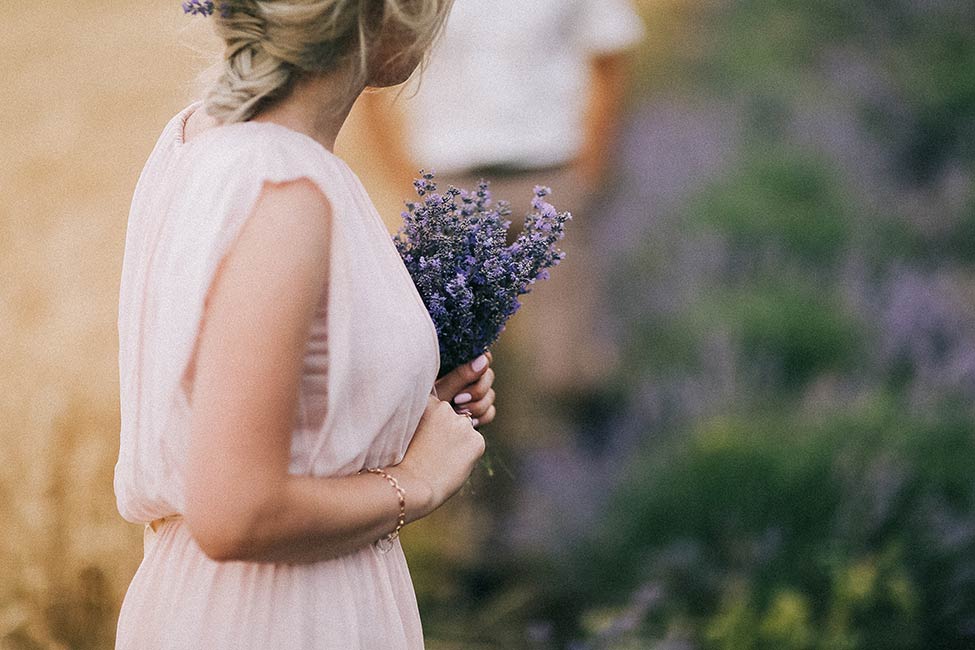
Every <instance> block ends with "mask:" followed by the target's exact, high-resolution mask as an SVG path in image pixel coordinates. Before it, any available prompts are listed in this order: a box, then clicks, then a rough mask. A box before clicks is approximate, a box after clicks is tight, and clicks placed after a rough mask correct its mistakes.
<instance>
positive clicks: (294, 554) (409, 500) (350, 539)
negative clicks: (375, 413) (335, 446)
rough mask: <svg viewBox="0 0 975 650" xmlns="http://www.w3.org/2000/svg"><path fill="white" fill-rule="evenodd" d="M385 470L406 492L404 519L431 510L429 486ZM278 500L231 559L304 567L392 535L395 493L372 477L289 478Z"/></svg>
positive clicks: (255, 523)
mask: <svg viewBox="0 0 975 650" xmlns="http://www.w3.org/2000/svg"><path fill="white" fill-rule="evenodd" d="M385 469H386V471H387V472H388V473H389V474H390V475H391V476H393V477H394V478H396V479H397V481H398V482H399V483H400V486H401V487H403V488H404V490H406V507H407V510H406V521H407V523H409V522H411V521H415V520H416V519H419V518H421V517H423V516H426V515H427V514H429V512H430V511H431V510H432V495H431V494H430V493H429V491H428V488H427V487H426V486H425V485H424V484H423V483H422V482H420V481H417V480H416V479H414V478H413V477H412V475H410V474H409V473H408V472H405V471H402V470H400V469H399V468H398V467H397V466H393V467H387V468H385ZM279 495H280V496H279V498H277V499H274V500H271V501H269V503H268V506H267V508H266V510H265V512H262V513H259V515H258V516H255V517H254V519H253V521H252V523H251V525H250V527H249V530H248V531H247V532H246V534H245V535H243V536H242V537H243V539H242V541H241V543H240V545H239V547H238V549H237V552H236V553H235V554H234V557H233V559H236V560H245V561H250V562H282V563H289V564H303V563H308V562H318V561H322V560H328V559H332V558H336V557H339V556H342V555H345V554H348V553H351V552H353V551H356V550H359V549H361V548H363V547H364V546H366V545H368V544H371V543H373V542H375V541H376V540H377V539H379V538H380V537H383V536H384V535H386V534H388V533H390V532H392V530H393V529H394V528H395V527H396V522H397V518H398V516H399V512H400V509H399V499H398V497H397V494H396V491H395V490H394V489H393V487H392V486H391V485H390V484H389V482H388V481H387V480H386V479H385V478H384V477H382V476H380V475H377V474H372V473H363V474H356V475H352V476H340V477H313V476H295V475H289V476H288V478H287V480H286V481H285V483H284V487H283V488H282V490H280V492H279Z"/></svg>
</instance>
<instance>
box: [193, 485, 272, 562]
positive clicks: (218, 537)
mask: <svg viewBox="0 0 975 650" xmlns="http://www.w3.org/2000/svg"><path fill="white" fill-rule="evenodd" d="M270 494H271V493H270V492H265V493H263V494H256V493H254V494H251V495H243V496H241V495H234V496H230V493H222V494H217V493H215V492H214V491H212V490H211V491H202V492H199V493H196V494H193V493H188V494H187V498H186V512H185V513H184V518H185V522H186V526H187V529H188V530H189V533H190V536H191V537H192V538H193V540H194V542H196V545H197V546H198V547H199V548H200V550H201V551H202V552H203V553H204V554H205V555H206V556H207V557H208V558H210V559H211V560H213V561H215V562H235V561H246V560H253V559H254V558H255V554H256V553H259V549H260V548H261V540H260V535H261V534H262V533H263V531H264V530H265V528H266V527H265V526H264V525H262V524H263V523H264V522H266V521H267V519H268V515H269V513H273V512H275V508H276V507H277V506H275V505H273V503H272V502H275V500H274V499H273V498H272V497H271V496H270Z"/></svg>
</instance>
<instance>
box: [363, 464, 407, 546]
mask: <svg viewBox="0 0 975 650" xmlns="http://www.w3.org/2000/svg"><path fill="white" fill-rule="evenodd" d="M363 472H371V473H373V474H379V475H380V476H382V477H383V478H385V479H386V480H387V481H389V484H390V485H392V486H393V489H395V490H396V496H397V497H399V517H397V519H396V529H395V530H394V531H393V532H391V533H389V534H388V535H384V536H383V537H380V538H379V539H378V540H376V546H377V547H379V549H380V550H381V551H383V552H386V551H388V550H389V549H391V548H393V540H394V539H396V538H397V537H399V531H400V529H401V528H402V527H403V526H404V525H405V524H406V490H404V489H403V488H402V487H401V486H400V484H399V481H397V480H396V478H395V477H393V476H390V475H389V474H388V473H387V472H386V471H385V470H383V469H381V468H379V467H364V468H362V469H360V470H359V474H362V473H363ZM384 542H385V543H384Z"/></svg>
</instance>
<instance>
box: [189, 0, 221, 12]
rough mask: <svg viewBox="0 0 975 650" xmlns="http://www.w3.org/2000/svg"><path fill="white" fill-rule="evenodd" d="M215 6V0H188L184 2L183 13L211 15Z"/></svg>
mask: <svg viewBox="0 0 975 650" xmlns="http://www.w3.org/2000/svg"><path fill="white" fill-rule="evenodd" d="M214 8H215V7H214V4H213V0H187V1H186V2H184V3H183V13H185V14H190V15H191V16H197V15H199V16H210V15H212V14H213V10H214Z"/></svg>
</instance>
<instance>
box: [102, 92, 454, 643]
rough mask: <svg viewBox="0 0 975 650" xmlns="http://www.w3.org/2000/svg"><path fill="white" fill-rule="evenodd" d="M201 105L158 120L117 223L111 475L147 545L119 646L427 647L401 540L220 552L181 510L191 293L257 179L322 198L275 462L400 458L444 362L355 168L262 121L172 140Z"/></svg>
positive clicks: (236, 228)
mask: <svg viewBox="0 0 975 650" xmlns="http://www.w3.org/2000/svg"><path fill="white" fill-rule="evenodd" d="M200 108H201V102H199V101H197V102H194V103H192V104H190V105H189V106H187V107H186V108H184V109H183V110H182V111H180V112H179V113H178V114H177V115H176V116H174V117H173V118H172V120H170V122H169V123H168V124H167V125H166V127H165V128H164V130H163V132H162V134H161V136H160V137H159V139H158V141H157V143H156V146H155V147H154V149H153V151H152V153H151V154H150V156H149V159H148V161H147V162H146V165H145V168H144V169H143V171H142V174H141V176H140V178H139V181H138V184H137V186H136V190H135V194H134V197H133V200H132V207H131V211H130V214H129V221H128V228H127V231H126V241H125V254H124V259H123V263H122V274H121V286H120V293H119V316H118V332H119V380H120V401H121V432H120V447H119V457H118V462H117V463H116V465H115V475H114V489H115V495H116V501H117V506H118V510H119V513H120V514H121V516H122V517H123V518H124V519H125V520H126V521H129V522H132V523H135V524H141V525H143V526H145V528H144V541H145V555H144V557H143V560H142V562H141V564H140V565H139V567H138V569H137V571H136V573H135V575H134V577H133V578H132V581H131V583H130V585H129V587H128V590H127V591H126V594H125V598H124V600H123V602H122V608H121V611H120V614H119V620H118V628H117V636H116V646H115V647H116V650H191V649H206V650H231V649H233V650H252V649H253V650H258V649H260V650H268V649H275V650H313V649H314V650H326V649H329V650H332V649H334V650H374V649H377V650H378V649H380V648H381V649H383V650H417V649H420V648H423V634H422V628H421V625H420V617H419V611H418V608H417V603H416V595H415V592H414V589H413V584H412V581H411V577H410V574H409V570H408V567H407V563H406V558H405V556H404V554H403V549H402V547H401V545H400V541H399V539H398V538H397V539H396V540H394V543H393V545H392V547H391V548H389V549H388V550H383V549H382V548H380V547H379V546H378V545H377V544H370V545H366V546H364V547H362V548H360V549H358V550H357V551H355V552H352V553H350V554H347V555H344V556H342V557H339V558H334V559H328V560H322V561H319V562H313V563H304V564H297V563H296V564H292V563H271V562H245V561H226V562H218V561H215V560H213V559H211V558H209V557H208V556H207V555H206V554H204V553H203V551H202V550H201V549H200V547H199V546H198V545H197V543H196V541H195V540H194V539H193V537H192V536H191V535H190V533H189V531H188V529H187V527H186V525H185V523H184V521H183V519H182V518H181V516H180V514H181V513H182V512H183V511H184V504H185V495H184V484H185V482H184V467H185V462H186V454H187V449H188V446H189V433H190V427H189V425H190V415H191V413H192V408H193V405H192V400H191V397H192V390H191V389H192V378H193V364H194V355H195V352H196V346H197V341H198V334H199V331H200V327H201V325H202V320H203V318H204V316H205V309H204V308H205V305H206V301H207V298H208V296H209V292H210V289H211V287H212V285H213V280H214V278H215V277H216V274H217V272H218V270H219V268H220V264H221V261H222V260H223V259H224V257H225V255H226V253H227V252H228V250H229V249H230V248H231V247H232V246H233V243H234V241H235V240H236V238H237V236H238V235H239V233H240V231H241V228H242V226H243V225H244V223H245V222H246V220H247V219H248V217H249V216H250V214H251V213H252V211H253V207H254V205H255V203H256V201H257V199H258V197H259V195H260V192H261V190H262V188H263V187H264V185H265V184H266V183H280V182H285V181H289V180H296V179H309V180H311V181H312V182H314V183H315V184H316V186H317V187H318V188H319V189H320V190H321V192H322V193H323V194H324V196H325V197H326V198H327V199H328V201H329V203H330V206H331V213H332V218H331V220H330V234H329V241H328V245H329V272H328V279H327V282H326V286H325V287H323V291H322V298H321V301H320V304H319V306H318V309H317V313H316V314H315V318H314V320H313V323H312V327H311V330H310V333H309V337H308V340H307V343H306V349H305V353H304V363H303V369H302V377H301V384H300V386H301V387H300V394H299V397H298V405H297V408H296V410H295V414H294V421H293V430H292V438H291V454H290V464H289V470H288V471H289V473H291V474H297V475H308V476H344V475H351V474H355V473H357V472H358V471H359V470H360V469H362V468H364V467H373V466H387V465H392V464H396V463H398V462H399V461H401V460H402V458H403V456H404V454H405V453H406V449H407V447H408V445H409V442H410V439H411V437H412V435H413V432H414V431H415V429H416V426H417V424H418V422H419V420H420V417H421V416H422V414H423V411H424V409H425V406H426V402H427V396H428V395H429V394H430V393H431V392H432V391H433V385H434V381H435V379H436V376H437V371H438V367H439V363H440V355H439V348H438V344H437V334H436V329H435V328H434V325H433V322H432V321H431V319H430V316H429V314H428V312H427V310H426V308H425V307H424V305H423V301H422V299H421V298H420V296H419V294H418V293H417V291H416V288H415V287H414V285H413V282H412V280H411V278H410V276H409V273H408V271H407V270H406V267H405V266H404V265H403V263H402V261H401V259H400V257H399V254H398V253H397V251H396V248H395V246H394V245H393V242H392V240H391V238H390V236H389V233H388V231H387V230H386V227H385V226H384V224H383V221H382V219H381V218H380V216H379V214H378V213H377V212H376V209H375V207H374V206H373V204H372V202H371V201H370V199H369V197H368V195H367V194H366V192H365V190H364V188H363V187H362V184H361V183H360V182H359V179H358V178H357V177H356V175H355V174H354V173H353V172H352V170H351V169H349V167H348V166H347V165H346V164H345V163H344V162H343V161H342V160H341V159H340V158H338V157H337V156H335V155H334V154H333V153H331V152H329V151H328V150H327V149H325V148H324V147H323V146H321V145H320V144H319V143H318V142H317V141H315V140H314V139H312V138H310V137H308V136H306V135H304V134H302V133H299V132H297V131H293V130H291V129H289V128H287V127H284V126H282V125H278V124H273V123H267V122H241V123H235V124H227V125H221V126H217V127H213V128H210V129H209V130H207V131H204V132H203V133H201V134H199V135H198V136H197V137H195V138H194V139H193V140H191V141H189V142H186V141H184V128H185V124H186V120H187V119H188V117H189V116H190V115H191V114H192V112H193V111H195V110H198V109H200ZM280 254H281V255H288V251H286V250H282V251H280ZM241 352H242V354H246V353H247V351H246V350H245V351H241ZM213 462H214V463H219V462H220V459H219V458H214V459H213ZM227 497H228V498H233V495H227ZM395 498H396V494H395V492H394V491H393V490H392V489H390V499H391V500H395ZM407 498H409V495H407ZM160 520H161V521H160ZM151 522H155V523H154V524H153V525H152V526H150V523H151ZM394 526H395V521H390V529H392V528H393V527H394Z"/></svg>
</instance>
